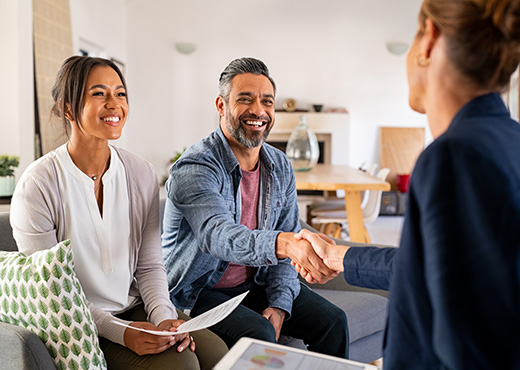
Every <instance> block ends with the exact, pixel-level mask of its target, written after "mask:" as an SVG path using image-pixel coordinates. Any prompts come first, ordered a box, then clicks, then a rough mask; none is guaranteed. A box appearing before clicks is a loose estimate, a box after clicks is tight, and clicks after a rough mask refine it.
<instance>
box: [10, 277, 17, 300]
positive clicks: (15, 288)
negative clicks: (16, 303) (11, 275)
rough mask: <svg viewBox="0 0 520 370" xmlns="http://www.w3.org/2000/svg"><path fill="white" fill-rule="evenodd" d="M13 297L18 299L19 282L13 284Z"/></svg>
mask: <svg viewBox="0 0 520 370" xmlns="http://www.w3.org/2000/svg"><path fill="white" fill-rule="evenodd" d="M11 295H12V296H13V297H14V298H18V282H17V281H13V283H12V284H11Z"/></svg>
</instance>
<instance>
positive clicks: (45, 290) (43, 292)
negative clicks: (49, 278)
mask: <svg viewBox="0 0 520 370" xmlns="http://www.w3.org/2000/svg"><path fill="white" fill-rule="evenodd" d="M39 291H40V295H41V296H42V297H43V298H47V297H48V296H49V288H47V287H46V286H45V285H40V289H39Z"/></svg>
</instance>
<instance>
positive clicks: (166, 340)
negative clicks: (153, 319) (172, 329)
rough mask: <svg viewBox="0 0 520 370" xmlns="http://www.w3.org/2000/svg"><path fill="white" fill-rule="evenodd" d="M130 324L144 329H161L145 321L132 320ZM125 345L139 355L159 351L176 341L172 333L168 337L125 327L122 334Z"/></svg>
mask: <svg viewBox="0 0 520 370" xmlns="http://www.w3.org/2000/svg"><path fill="white" fill-rule="evenodd" d="M130 326H133V327H136V328H141V329H146V330H161V329H160V328H158V327H156V326H155V325H152V324H150V323H149V322H146V321H133V322H132V323H130ZM124 341H125V346H127V347H128V348H130V349H131V350H132V351H134V352H135V353H137V354H138V355H139V356H142V355H151V354H157V353H161V352H163V351H164V350H167V349H168V348H170V347H171V346H173V345H174V344H175V342H176V339H175V337H174V334H173V333H172V335H171V336H169V337H163V336H159V335H153V334H148V333H144V332H142V331H139V330H134V329H130V328H126V330H125V334H124Z"/></svg>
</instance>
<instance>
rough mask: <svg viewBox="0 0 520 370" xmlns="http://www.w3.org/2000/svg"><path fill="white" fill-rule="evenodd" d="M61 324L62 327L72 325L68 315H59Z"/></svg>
mask: <svg viewBox="0 0 520 370" xmlns="http://www.w3.org/2000/svg"><path fill="white" fill-rule="evenodd" d="M61 322H62V324H63V325H65V326H67V327H69V326H70V325H71V324H72V317H70V315H67V314H66V313H63V314H62V315H61Z"/></svg>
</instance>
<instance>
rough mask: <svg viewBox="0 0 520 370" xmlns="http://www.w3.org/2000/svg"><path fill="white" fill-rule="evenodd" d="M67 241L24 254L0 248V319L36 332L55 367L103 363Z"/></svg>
mask: <svg viewBox="0 0 520 370" xmlns="http://www.w3.org/2000/svg"><path fill="white" fill-rule="evenodd" d="M69 244H70V242H69V241H68V240H67V241H64V242H62V243H59V244H57V245H56V246H54V247H53V248H51V249H48V250H44V251H39V252H35V253H33V254H32V255H30V256H29V257H27V256H26V255H25V254H24V253H20V252H0V321H3V322H6V323H9V324H14V325H19V326H23V327H25V328H27V329H29V330H31V331H32V332H34V333H36V334H37V335H38V336H39V337H40V339H41V340H42V341H43V343H45V345H46V346H47V349H48V350H49V353H50V354H51V356H52V357H53V358H54V362H55V363H56V367H57V368H58V370H62V369H63V370H64V369H74V370H76V369H85V370H86V369H89V370H91V369H106V368H107V366H106V362H105V357H104V356H103V352H102V351H101V349H100V347H99V340H98V336H97V329H96V325H95V324H94V319H93V317H92V313H91V312H90V309H89V307H88V304H87V300H86V298H85V295H84V294H83V290H82V289H81V285H80V283H79V281H78V279H77V277H76V274H75V273H74V261H73V258H72V250H71V249H70V246H69Z"/></svg>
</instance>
